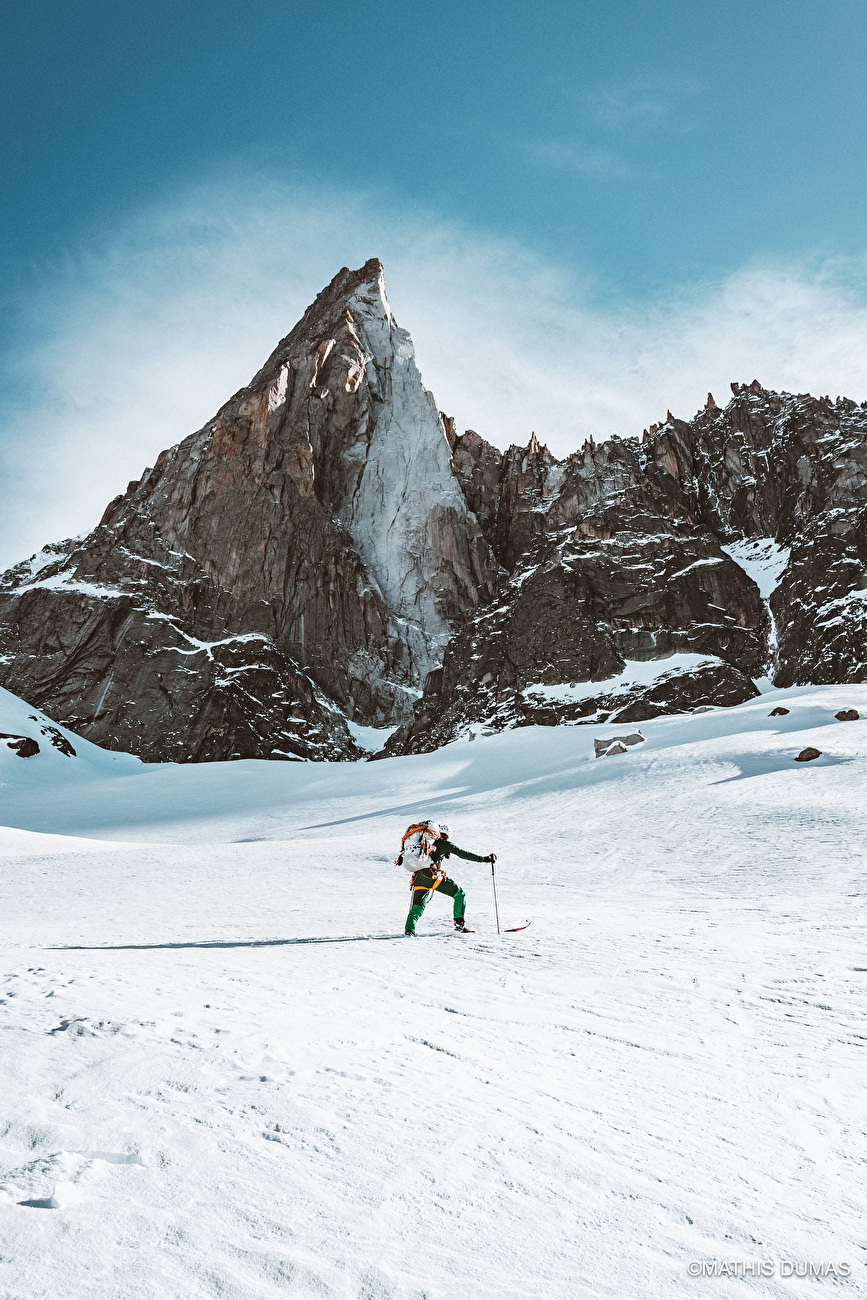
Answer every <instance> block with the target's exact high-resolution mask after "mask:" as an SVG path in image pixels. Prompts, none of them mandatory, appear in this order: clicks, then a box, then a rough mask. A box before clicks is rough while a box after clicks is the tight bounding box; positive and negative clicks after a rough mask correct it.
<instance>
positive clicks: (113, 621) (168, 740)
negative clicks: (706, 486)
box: [0, 259, 495, 758]
mask: <svg viewBox="0 0 867 1300" xmlns="http://www.w3.org/2000/svg"><path fill="white" fill-rule="evenodd" d="M35 563H36V565H37V567H36V569H35V570H34V569H33V566H31V567H30V568H29V569H28V570H27V571H26V572H24V571H22V572H20V573H19V571H18V570H17V569H16V570H14V571H12V572H11V573H10V574H8V575H6V579H5V595H4V596H3V597H2V600H0V647H2V650H3V652H4V683H5V684H6V685H8V686H9V687H10V689H14V690H15V691H16V693H17V694H19V695H22V696H24V697H25V698H27V699H30V700H32V702H33V703H35V704H37V705H39V706H40V707H43V706H44V707H45V708H46V709H47V710H49V711H50V712H51V713H52V714H53V715H54V716H56V717H58V718H60V719H61V720H62V721H64V722H69V723H70V725H75V726H76V727H77V728H78V729H79V730H82V731H84V734H85V735H87V736H88V737H89V738H91V739H94V740H96V741H98V743H100V744H102V745H108V746H109V747H111V746H115V747H130V748H134V749H136V752H139V753H142V754H144V755H146V756H148V757H160V758H164V757H171V758H175V757H181V758H215V757H232V756H236V755H238V754H241V755H247V754H256V755H259V754H263V753H264V754H265V755H268V754H272V753H273V754H275V755H276V756H284V755H285V754H298V755H299V756H302V757H325V756H340V754H341V753H345V754H347V755H351V754H352V753H353V752H354V750H353V746H352V742H351V741H350V739H349V736H348V733H347V731H346V724H345V718H350V719H355V720H356V721H359V722H361V723H363V724H367V725H374V726H376V725H379V726H386V725H389V724H393V723H394V722H396V721H399V720H400V719H401V717H403V716H405V715H406V714H407V712H408V710H409V708H410V706H411V703H412V701H413V700H414V699H415V698H416V696H417V694H418V692H419V691H420V689H421V687H422V685H423V683H424V680H425V677H426V676H427V674H428V673H429V671H430V670H431V669H432V668H433V667H435V666H436V665H437V664H438V663H439V662H440V660H441V658H442V653H443V649H444V646H445V644H446V642H447V641H448V639H449V637H450V636H451V635H452V633H453V632H454V631H456V630H457V627H458V626H460V625H461V624H462V622H463V621H464V620H465V618H466V617H467V616H469V615H470V614H471V613H474V612H475V611H476V610H477V609H478V608H479V607H480V606H481V605H483V604H484V603H485V602H486V601H487V600H489V599H490V598H491V596H492V595H493V591H494V580H495V566H494V564H493V561H492V557H491V555H490V551H489V548H488V545H487V543H486V541H485V539H484V537H483V535H482V533H481V530H480V528H479V525H478V523H477V521H476V519H475V517H474V516H473V514H472V512H471V511H470V509H469V507H468V505H467V501H466V498H465V497H464V494H463V492H462V491H461V488H460V485H459V483H458V482H457V480H456V478H455V475H454V473H453V471H452V465H451V456H450V448H449V444H448V440H447V438H446V434H445V429H444V425H443V422H442V420H441V419H440V416H439V413H438V411H437V408H436V404H435V402H434V400H433V398H432V396H431V395H430V393H428V392H427V390H426V389H425V388H424V387H423V385H422V382H421V377H420V375H419V372H418V369H417V367H416V363H415V354H414V349H413V345H412V340H411V338H410V336H409V335H408V334H407V332H406V331H405V330H403V329H401V328H400V327H399V326H398V325H397V323H396V321H395V319H394V316H393V313H392V311H391V308H390V306H389V303H388V298H387V296H386V292H385V280H384V275H383V269H382V264H381V263H380V262H379V261H378V260H377V259H371V260H370V261H368V262H366V263H365V265H364V266H363V267H361V268H360V269H358V270H356V271H350V270H348V269H346V268H344V269H343V270H342V271H340V272H339V273H338V275H337V276H335V278H334V280H332V282H331V284H330V285H328V286H327V288H326V289H325V290H323V292H322V293H321V294H319V296H318V297H317V298H316V300H315V301H314V302H313V303H312V304H311V306H310V307H309V308H308V309H307V311H306V312H305V313H304V315H303V316H302V318H301V320H300V321H299V322H298V324H297V325H296V326H295V328H294V329H293V330H291V331H290V333H289V334H287V335H286V337H285V338H284V339H282V340H281V341H280V343H279V344H278V345H277V347H276V348H275V350H274V352H273V353H272V354H271V356H270V357H269V359H268V361H267V362H266V363H265V365H264V366H263V367H262V369H261V370H260V371H259V372H258V373H257V374H256V375H255V376H254V378H253V379H252V381H251V382H250V384H249V385H247V386H246V387H245V388H243V389H241V390H240V391H239V392H238V393H236V394H235V395H234V396H233V397H232V398H230V400H229V401H228V402H227V403H226V404H225V405H224V406H223V407H222V408H221V409H220V411H218V413H217V414H216V415H215V417H214V418H213V419H212V420H210V421H208V423H207V424H206V425H205V426H204V427H203V428H202V429H200V430H199V431H198V432H197V433H194V434H191V435H190V437H188V438H186V439H185V440H184V441H183V442H181V443H179V444H178V445H177V446H176V447H173V448H170V449H169V450H167V451H165V452H163V453H161V455H160V456H159V457H158V459H157V461H156V463H155V465H154V466H153V468H152V469H149V470H147V471H146V472H145V474H144V475H143V476H142V478H141V479H140V480H138V481H136V482H134V483H131V484H130V485H129V487H128V489H127V491H126V493H124V494H123V495H122V496H120V497H118V498H116V499H115V500H114V501H113V502H112V503H111V504H110V505H109V507H108V508H107V510H106V512H105V514H104V516H103V518H102V520H101V522H100V524H99V526H98V527H97V529H96V530H94V532H93V533H92V534H91V535H90V536H89V537H87V538H85V539H83V540H82V541H80V542H78V543H76V544H75V545H74V546H73V547H72V548H71V549H70V550H69V551H68V552H66V553H65V554H64V555H63V556H62V557H61V558H60V559H57V558H56V557H54V556H52V558H51V562H49V561H48V558H47V556H46V557H45V563H42V562H41V561H38V562H35ZM58 628H59V629H61V633H60V637H59V641H58V633H57V629H58ZM185 646H192V647H194V649H193V650H188V649H185V648H183V647H185ZM229 647H231V649H229ZM195 656H199V657H198V658H196V657H195ZM227 658H228V660H231V662H228V661H227ZM224 661H226V662H224ZM214 665H219V666H217V667H215V666H214ZM262 673H266V674H267V673H272V674H275V676H274V678H273V681H271V682H270V686H273V687H275V689H270V688H269V682H268V681H267V680H266V679H265V678H262V680H261V681H259V680H256V674H259V675H260V676H261V674H262ZM254 680H255V681H256V685H255V688H253V686H252V684H253V682H254ZM248 687H249V689H248ZM269 713H270V714H273V717H272V718H271V721H270V722H269V723H266V722H265V721H264V720H262V721H260V722H257V721H255V720H254V719H255V718H256V716H258V717H260V718H261V719H264V717H265V715H266V714H269ZM242 715H243V717H242ZM168 718H170V719H171V725H170V727H169V728H168V732H169V734H168V735H167V719H168ZM305 728H306V730H305ZM317 728H318V730H316V729H317ZM260 733H262V734H260ZM275 737H276V740H277V742H278V743H275ZM325 737H327V738H328V739H327V740H326V739H325Z"/></svg>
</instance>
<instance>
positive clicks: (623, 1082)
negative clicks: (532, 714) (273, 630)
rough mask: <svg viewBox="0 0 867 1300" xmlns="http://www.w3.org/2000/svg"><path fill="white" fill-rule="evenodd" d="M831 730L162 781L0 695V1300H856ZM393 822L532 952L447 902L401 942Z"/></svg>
mask: <svg viewBox="0 0 867 1300" xmlns="http://www.w3.org/2000/svg"><path fill="white" fill-rule="evenodd" d="M776 705H783V706H784V707H787V708H789V709H790V713H789V714H788V715H787V716H785V717H780V718H769V717H768V714H769V712H770V710H771V709H772V708H773V707H774V706H776ZM853 706H854V707H855V708H857V709H859V710H861V712H862V714H864V715H867V686H845V687H843V686H839V687H838V686H835V687H804V688H799V689H794V690H789V691H774V692H771V693H769V694H765V695H763V696H761V697H760V698H759V699H757V700H754V701H751V702H749V703H748V704H744V705H741V706H739V707H737V708H732V709H720V710H715V711H713V712H709V713H702V714H698V715H682V716H679V717H674V718H663V719H657V720H654V721H650V722H644V723H642V724H641V729H642V731H643V733H644V734H645V736H646V738H647V739H646V741H645V743H644V744H642V745H636V746H635V747H633V748H632V749H630V750H629V752H628V753H627V754H624V755H619V756H614V757H608V758H600V759H594V758H593V739H594V736H596V737H602V736H604V737H608V736H609V735H612V734H617V733H619V732H620V731H623V732H626V731H629V730H630V728H629V727H624V728H611V727H610V726H608V725H605V726H594V727H591V726H577V727H561V728H527V729H523V730H518V731H512V732H508V733H504V734H501V735H497V736H490V737H485V736H480V737H479V738H478V739H476V740H475V741H474V742H472V743H469V742H468V741H461V742H456V743H455V744H452V745H450V746H448V747H446V748H445V749H442V750H440V751H438V752H437V753H435V754H429V755H420V756H415V757H412V758H402V759H389V760H385V761H377V762H372V763H357V764H302V763H288V762H287V763H276V762H275V763H266V762H255V761H243V762H235V763H222V764H212V765H198V766H187V767H178V766H173V765H163V766H153V765H151V766H149V765H146V764H143V763H140V762H138V760H136V759H133V758H131V757H129V756H124V755H113V754H108V753H106V752H104V751H101V750H99V749H97V748H96V747H95V746H93V745H89V744H88V743H87V742H85V741H81V740H80V739H79V738H77V737H74V736H71V735H70V733H64V734H66V735H67V736H68V737H69V738H70V739H71V741H72V743H73V744H74V746H75V748H76V751H77V754H76V757H75V758H73V757H70V756H66V755H64V754H63V753H62V752H60V751H59V750H57V749H56V748H54V747H53V746H52V745H51V744H47V743H46V737H45V735H44V733H43V732H42V731H41V729H40V728H41V725H42V724H41V722H40V719H41V717H42V715H40V714H39V712H38V710H35V709H31V708H30V707H29V706H27V705H25V704H23V703H22V702H20V701H17V700H16V699H15V698H14V697H13V696H10V695H9V694H8V693H7V692H0V730H2V731H4V732H12V733H15V734H26V735H32V736H33V737H34V738H35V739H37V740H38V741H39V743H40V746H41V751H40V753H39V754H38V755H36V756H35V757H32V758H23V759H22V758H20V757H18V756H17V754H15V753H13V752H12V751H11V750H9V749H8V748H7V745H6V743H5V742H0V822H2V823H3V825H4V826H5V827H7V828H8V829H5V830H2V831H0V851H2V854H3V865H2V878H0V879H2V884H0V927H2V928H0V936H2V945H3V946H2V961H0V972H2V989H0V1296H2V1297H3V1300H37V1298H41V1297H50V1298H51V1300H85V1298H86V1300H128V1298H130V1300H131V1298H132V1297H135V1298H136V1300H138V1298H141V1300H187V1298H191V1297H195V1298H199V1297H208V1298H210V1297H214V1298H217V1297H219V1300H253V1298H256V1300H258V1298H260V1297H261V1298H268V1300H270V1298H271V1297H281V1298H285V1297H293V1300H294V1298H295V1297H298V1298H302V1300H306V1298H307V1297H328V1298H329V1300H330V1298H332V1297H334V1298H338V1297H339V1298H340V1300H422V1298H424V1300H475V1298H476V1297H479V1298H482V1297H492V1298H493V1297H496V1298H497V1300H519V1298H520V1300H525V1298H526V1300H538V1298H540V1297H544V1298H545V1300H561V1298H562V1300H572V1298H574V1297H577V1298H583V1297H594V1298H595V1297H613V1298H616V1300H648V1298H652V1300H656V1298H657V1297H658V1298H659V1300H676V1298H678V1297H687V1296H688V1297H706V1296H707V1297H711V1296H712V1297H715V1298H716V1297H741V1296H743V1295H745V1294H747V1293H749V1294H755V1295H757V1296H769V1297H770V1296H780V1297H782V1296H786V1297H789V1296H794V1295H800V1296H803V1295H814V1294H823V1295H824V1294H828V1295H834V1294H841V1295H856V1294H867V1285H865V1251H867V1237H865V1230H864V1191H863V1188H864V1176H865V1145H864V1119H865V1113H867V1109H865V1087H864V1080H865V1048H867V1027H865V1025H867V1021H865V1010H867V947H865V942H864V939H865V936H864V925H863V912H864V900H865V897H867V880H865V877H867V872H865V845H867V809H865V791H867V721H858V722H849V723H840V722H837V721H835V720H834V713H835V712H836V711H837V710H838V709H841V708H844V707H853ZM43 721H45V723H46V725H47V723H48V722H49V721H50V720H43ZM28 728H29V730H28ZM807 745H812V746H815V747H816V748H817V749H820V750H821V751H822V757H821V758H819V759H817V760H816V761H814V762H811V763H796V762H794V761H793V759H794V756H795V755H796V754H797V753H798V752H799V751H800V750H801V749H802V748H804V747H805V746H807ZM424 815H430V816H435V817H437V818H439V819H442V820H444V821H448V822H449V823H450V825H451V827H452V835H453V838H454V839H455V840H456V841H457V843H459V844H461V845H462V846H465V847H467V848H471V849H473V850H475V851H477V852H479V853H486V852H488V851H490V850H495V851H496V852H497V853H498V854H499V861H498V864H497V879H498V886H499V894H500V910H501V914H502V917H503V923H504V924H506V925H514V924H520V923H521V922H522V921H523V920H524V919H525V918H532V925H531V927H530V929H529V930H526V931H525V932H523V933H521V934H515V935H508V936H506V935H504V936H502V937H498V936H497V934H496V930H495V928H494V922H493V907H492V898H491V882H490V869H489V868H488V867H487V866H485V865H479V866H477V865H475V864H472V863H465V862H460V861H458V862H456V863H455V864H454V866H453V867H452V869H451V870H452V874H453V875H454V876H455V878H456V879H457V880H458V881H459V882H460V883H461V884H463V886H464V887H465V889H466V890H467V894H468V911H467V920H468V923H469V924H470V925H472V926H474V927H475V929H476V933H475V934H474V935H472V936H468V937H461V936H458V935H455V934H454V932H453V931H452V929H451V920H450V905H449V904H448V903H447V901H446V900H444V899H442V898H440V897H437V895H436V894H435V895H434V897H433V898H432V899H431V901H430V903H429V904H428V909H427V911H426V913H425V915H424V918H423V919H422V922H421V924H420V927H419V930H420V934H421V935H422V937H421V938H420V939H419V940H417V941H412V940H408V939H404V938H403V937H394V938H392V937H391V936H400V935H401V932H402V929H403V921H404V917H405V915H406V911H407V907H408V904H409V893H408V877H407V875H406V873H405V872H404V871H403V869H402V868H398V867H395V866H394V865H393V858H394V856H395V853H396V851H397V846H398V843H399V839H400V834H401V832H402V831H403V829H404V827H405V826H406V825H407V823H408V822H409V821H410V820H411V819H415V818H417V817H418V816H424ZM763 1260H770V1261H773V1262H774V1276H772V1277H768V1278H764V1277H761V1276H755V1277H753V1276H748V1277H746V1278H745V1279H734V1278H730V1277H726V1276H722V1277H713V1278H709V1277H702V1276H699V1277H694V1276H691V1275H690V1272H689V1265H690V1263H691V1262H693V1261H697V1262H704V1263H708V1262H713V1261H723V1262H728V1263H729V1264H732V1263H734V1264H737V1263H738V1262H742V1263H747V1264H750V1265H753V1264H756V1265H757V1264H758V1263H759V1262H760V1261H763ZM781 1261H785V1262H793V1261H794V1262H796V1263H798V1262H807V1261H813V1262H815V1263H822V1262H824V1263H825V1264H829V1263H833V1264H835V1265H837V1266H838V1267H839V1266H840V1265H841V1264H843V1263H847V1264H848V1265H849V1266H850V1269H851V1276H850V1277H849V1278H848V1279H847V1280H839V1281H835V1280H834V1279H833V1278H825V1279H822V1280H812V1281H810V1280H807V1279H804V1278H798V1277H793V1278H791V1279H787V1278H785V1277H781V1276H780V1262H781Z"/></svg>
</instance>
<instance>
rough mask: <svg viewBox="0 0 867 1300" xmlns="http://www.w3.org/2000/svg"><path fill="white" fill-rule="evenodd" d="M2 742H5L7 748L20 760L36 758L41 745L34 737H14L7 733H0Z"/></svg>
mask: <svg viewBox="0 0 867 1300" xmlns="http://www.w3.org/2000/svg"><path fill="white" fill-rule="evenodd" d="M0 740H5V741H6V746H7V748H8V749H11V750H13V751H14V753H16V754H17V755H18V757H19V758H34V757H35V756H36V755H37V754H38V753H39V743H38V741H35V740H34V739H33V738H32V736H13V735H11V734H10V733H9V732H7V731H0Z"/></svg>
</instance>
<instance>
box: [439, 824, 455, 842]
mask: <svg viewBox="0 0 867 1300" xmlns="http://www.w3.org/2000/svg"><path fill="white" fill-rule="evenodd" d="M451 833H452V829H451V827H450V826H448V825H447V824H446V823H445V822H440V835H444V836H445V838H446V839H448V838H449V836H450V835H451Z"/></svg>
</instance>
